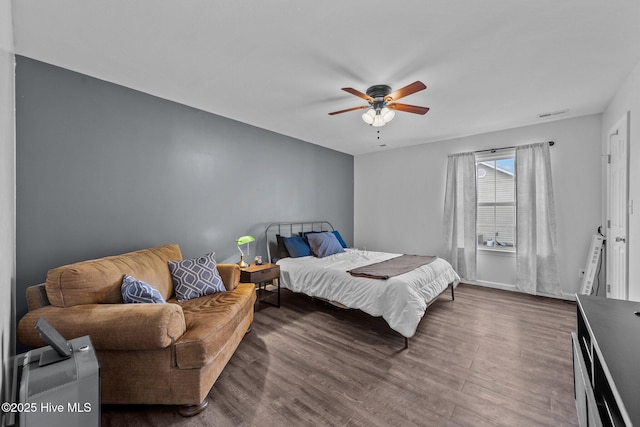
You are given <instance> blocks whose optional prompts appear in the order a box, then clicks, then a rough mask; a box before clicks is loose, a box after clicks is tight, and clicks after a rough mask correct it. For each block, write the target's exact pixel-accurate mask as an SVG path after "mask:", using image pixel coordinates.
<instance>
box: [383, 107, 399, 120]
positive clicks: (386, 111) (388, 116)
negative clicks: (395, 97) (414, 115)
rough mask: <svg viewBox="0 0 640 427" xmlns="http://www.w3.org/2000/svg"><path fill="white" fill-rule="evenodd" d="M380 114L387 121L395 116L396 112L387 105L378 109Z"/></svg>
mask: <svg viewBox="0 0 640 427" xmlns="http://www.w3.org/2000/svg"><path fill="white" fill-rule="evenodd" d="M380 115H381V116H382V120H384V122H385V123H389V122H390V121H391V120H393V118H394V117H395V115H396V112H395V111H393V110H391V109H389V108H387V107H384V108H383V109H382V110H381V111H380Z"/></svg>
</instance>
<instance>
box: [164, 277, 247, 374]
mask: <svg viewBox="0 0 640 427" xmlns="http://www.w3.org/2000/svg"><path fill="white" fill-rule="evenodd" d="M255 295H256V290H255V285H254V284H253V283H240V284H239V285H238V286H237V287H236V288H235V289H234V290H233V291H231V292H221V293H217V294H213V295H208V296H205V297H202V298H195V299H192V300H189V301H185V302H181V303H178V304H180V306H181V307H182V311H183V312H184V318H185V323H186V326H187V331H186V332H185V333H184V334H183V335H182V336H181V337H180V338H179V339H178V341H177V342H176V362H177V364H178V367H179V368H181V369H197V368H201V367H203V366H205V365H207V364H209V363H211V362H212V361H213V360H214V359H215V357H216V355H217V354H218V352H220V351H221V350H222V349H223V348H224V346H225V344H226V343H227V341H228V340H229V338H230V337H231V336H232V335H233V333H234V331H235V330H236V328H237V327H238V325H240V324H241V323H242V321H243V319H244V318H245V317H246V316H247V315H249V314H250V313H252V312H253V304H254V302H255V299H256V296H255ZM169 302H172V300H170V301H169Z"/></svg>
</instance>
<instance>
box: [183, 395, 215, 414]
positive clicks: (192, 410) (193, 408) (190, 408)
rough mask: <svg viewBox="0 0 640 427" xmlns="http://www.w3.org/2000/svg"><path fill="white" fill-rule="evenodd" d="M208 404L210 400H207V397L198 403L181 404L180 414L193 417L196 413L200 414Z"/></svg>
mask: <svg viewBox="0 0 640 427" xmlns="http://www.w3.org/2000/svg"><path fill="white" fill-rule="evenodd" d="M207 406H209V401H207V399H204V400H203V401H202V402H200V403H199V404H197V405H180V406H179V407H178V414H180V415H182V416H183V417H193V416H194V415H198V414H199V413H200V412H202V411H204V410H205V409H207Z"/></svg>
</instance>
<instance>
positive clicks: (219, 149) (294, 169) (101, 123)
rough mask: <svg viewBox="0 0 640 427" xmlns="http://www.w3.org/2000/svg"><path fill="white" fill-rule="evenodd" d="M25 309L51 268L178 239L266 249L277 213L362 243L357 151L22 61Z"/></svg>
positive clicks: (185, 245) (229, 256)
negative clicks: (357, 227) (357, 233)
mask: <svg viewBox="0 0 640 427" xmlns="http://www.w3.org/2000/svg"><path fill="white" fill-rule="evenodd" d="M16 108H17V123H16V129H17V130H16V132H17V151H16V162H17V163H16V168H17V172H16V175H17V176H16V179H17V292H18V298H17V315H18V317H20V316H22V315H23V314H24V313H25V312H26V311H27V309H26V301H25V296H24V294H25V289H26V288H27V287H28V286H30V285H33V284H37V283H42V282H44V280H45V278H46V274H47V271H48V270H49V269H51V268H54V267H57V266H60V265H63V264H67V263H72V262H75V261H80V260H85V259H90V258H96V257H101V256H106V255H113V254H118V253H123V252H127V251H131V250H137V249H142V248H146V247H152V246H157V245H162V244H166V243H179V244H180V247H181V248H182V252H183V256H184V257H185V258H188V257H194V256H199V255H203V254H205V253H207V252H211V251H215V252H216V259H217V260H218V262H237V261H238V260H239V252H238V250H237V248H236V245H235V243H234V240H235V239H236V238H237V237H239V236H242V235H245V234H250V235H253V236H255V237H256V238H258V244H257V245H253V246H252V247H251V248H250V257H251V259H253V257H254V256H255V254H256V249H258V252H259V253H262V254H265V255H266V249H265V244H264V237H263V234H264V228H265V226H266V225H267V224H268V223H270V222H276V221H293V220H316V219H325V220H328V221H330V222H332V223H333V225H334V226H335V227H336V228H337V229H338V230H340V232H341V234H342V235H343V236H344V237H345V239H346V240H347V243H349V244H352V242H353V156H351V155H347V154H344V153H340V152H337V151H333V150H330V149H327V148H323V147H320V146H317V145H314V144H310V143H307V142H304V141H300V140H296V139H293V138H290V137H287V136H283V135H279V134H276V133H273V132H269V131H266V130H263V129H259V128H256V127H253V126H250V125H247V124H244V123H240V122H237V121H234V120H230V119H227V118H224V117H220V116H216V115H214V114H210V113H206V112H203V111H200V110H197V109H194V108H191V107H187V106H185V105H181V104H177V103H174V102H170V101H167V100H164V99H160V98H157V97H154V96H151V95H148V94H144V93H141V92H138V91H135V90H132V89H128V88H125V87H122V86H118V85H115V84H112V83H108V82H105V81H102V80H98V79H95V78H91V77H88V76H86V75H82V74H78V73H75V72H72V71H69V70H65V69H62V68H58V67H55V66H52V65H49V64H46V63H42V62H39V61H36V60H33V59H30V58H26V57H22V56H17V68H16Z"/></svg>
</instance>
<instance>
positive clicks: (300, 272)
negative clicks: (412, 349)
mask: <svg viewBox="0 0 640 427" xmlns="http://www.w3.org/2000/svg"><path fill="white" fill-rule="evenodd" d="M399 255H401V254H392V253H387V252H372V251H365V250H361V249H345V252H344V253H339V254H335V255H331V256H328V257H326V258H316V257H313V256H308V257H301V258H283V259H281V260H279V261H278V262H277V264H278V265H280V285H281V286H282V287H284V288H287V289H290V290H292V291H294V292H301V293H304V294H306V295H309V296H313V297H318V298H324V299H326V300H329V301H334V302H338V303H340V304H342V305H345V306H347V307H350V308H357V309H359V310H362V311H364V312H365V313H368V314H370V315H371V316H382V318H384V319H385V320H386V321H387V323H388V324H389V326H390V327H391V328H392V329H394V330H395V331H397V332H399V333H400V334H402V335H404V336H405V337H407V338H410V337H412V336H413V335H414V334H415V332H416V328H417V327H418V323H420V319H422V316H423V315H424V313H425V310H426V308H427V305H428V304H429V302H431V301H432V300H433V299H434V298H436V297H437V296H438V295H440V293H442V292H443V291H444V290H445V289H446V288H447V285H448V284H449V283H453V284H454V286H456V285H457V284H458V282H459V281H460V277H459V276H458V274H457V273H456V272H455V271H454V270H453V268H452V267H451V265H450V264H449V263H448V262H447V261H445V260H443V259H441V258H437V259H436V260H435V261H433V262H431V263H430V264H427V265H423V266H421V267H419V268H417V269H415V270H413V271H410V272H408V273H404V274H401V275H399V276H395V277H391V278H389V279H388V280H379V279H369V278H363V277H353V276H351V274H349V273H347V270H351V269H353V268H357V267H362V266H365V265H368V264H373V263H375V262H380V261H385V260H388V259H390V258H394V257H397V256H399Z"/></svg>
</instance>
